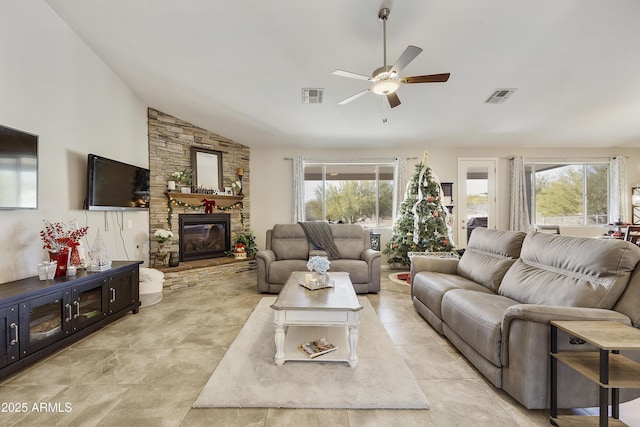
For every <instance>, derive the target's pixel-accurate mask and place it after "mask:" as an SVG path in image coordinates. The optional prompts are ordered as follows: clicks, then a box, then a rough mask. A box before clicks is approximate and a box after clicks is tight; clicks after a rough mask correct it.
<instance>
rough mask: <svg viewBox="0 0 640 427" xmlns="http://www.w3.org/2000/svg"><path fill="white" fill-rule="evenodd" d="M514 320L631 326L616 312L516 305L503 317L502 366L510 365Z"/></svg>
mask: <svg viewBox="0 0 640 427" xmlns="http://www.w3.org/2000/svg"><path fill="white" fill-rule="evenodd" d="M514 320H524V321H528V322H536V323H542V324H547V325H548V324H549V322H551V321H552V320H615V321H618V322H622V323H624V324H626V325H631V320H630V319H629V317H627V316H625V315H624V314H622V313H618V312H617V311H614V310H606V309H602V308H585V307H560V306H550V305H539V304H516V305H512V306H511V307H509V308H507V310H506V311H505V312H504V315H503V316H502V348H501V355H500V357H501V359H502V366H508V365H509V328H510V326H511V322H513V321H514Z"/></svg>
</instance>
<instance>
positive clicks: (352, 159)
mask: <svg viewBox="0 0 640 427" xmlns="http://www.w3.org/2000/svg"><path fill="white" fill-rule="evenodd" d="M394 159H397V157H394ZM417 159H418V158H417V157H407V160H417ZM282 160H293V157H283V158H282ZM307 160H313V161H316V162H327V163H330V162H344V161H345V159H328V160H326V159H325V160H319V159H307ZM347 160H350V161H359V162H363V161H367V160H389V158H388V157H378V158H370V157H368V158H363V159H354V158H350V159H347Z"/></svg>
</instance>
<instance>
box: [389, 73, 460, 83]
mask: <svg viewBox="0 0 640 427" xmlns="http://www.w3.org/2000/svg"><path fill="white" fill-rule="evenodd" d="M450 75H451V74H450V73H443V74H428V75H426V76H411V77H402V78H401V79H399V80H398V82H399V83H402V84H404V83H444V82H446V81H447V80H449V76H450Z"/></svg>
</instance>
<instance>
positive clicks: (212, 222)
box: [178, 213, 231, 262]
mask: <svg viewBox="0 0 640 427" xmlns="http://www.w3.org/2000/svg"><path fill="white" fill-rule="evenodd" d="M178 219H179V224H180V261H183V262H184V261H195V260H198V259H207V258H218V257H223V256H226V254H225V252H226V251H230V250H231V216H230V215H229V214H224V213H220V214H181V215H179V217H178Z"/></svg>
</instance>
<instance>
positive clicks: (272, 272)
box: [267, 259, 307, 284]
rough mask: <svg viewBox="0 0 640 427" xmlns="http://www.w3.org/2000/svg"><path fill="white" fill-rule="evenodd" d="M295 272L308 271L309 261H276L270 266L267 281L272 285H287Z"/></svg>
mask: <svg viewBox="0 0 640 427" xmlns="http://www.w3.org/2000/svg"><path fill="white" fill-rule="evenodd" d="M293 271H307V261H306V260H301V259H290V260H281V261H274V262H272V263H271V264H270V265H269V271H268V273H267V281H268V282H269V283H272V284H273V283H278V284H280V283H285V282H286V281H287V279H289V276H290V275H291V272H293Z"/></svg>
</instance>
